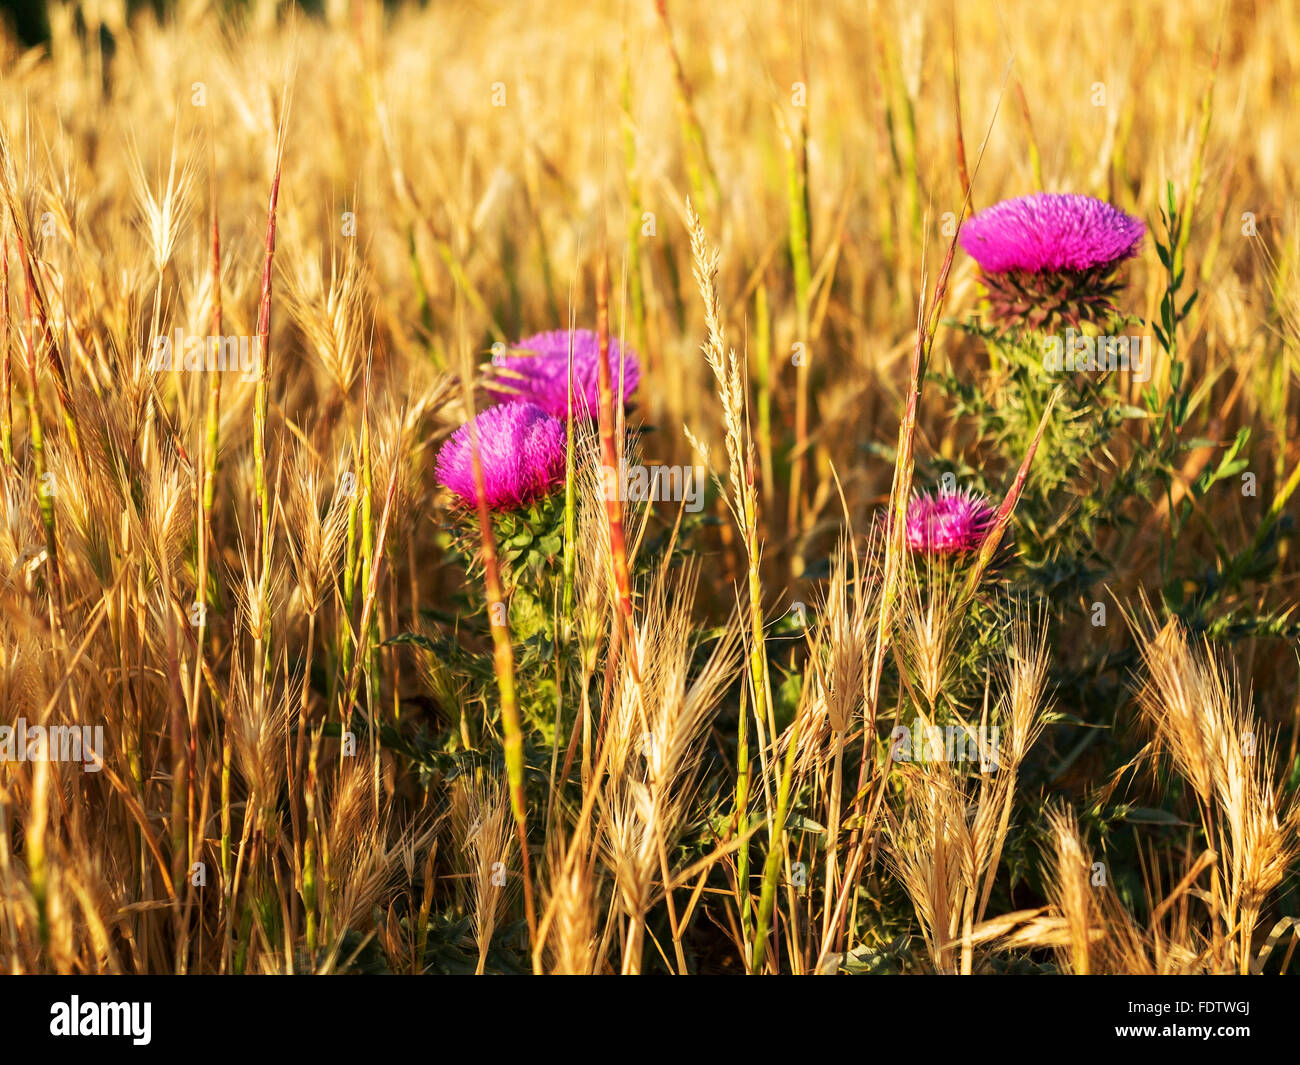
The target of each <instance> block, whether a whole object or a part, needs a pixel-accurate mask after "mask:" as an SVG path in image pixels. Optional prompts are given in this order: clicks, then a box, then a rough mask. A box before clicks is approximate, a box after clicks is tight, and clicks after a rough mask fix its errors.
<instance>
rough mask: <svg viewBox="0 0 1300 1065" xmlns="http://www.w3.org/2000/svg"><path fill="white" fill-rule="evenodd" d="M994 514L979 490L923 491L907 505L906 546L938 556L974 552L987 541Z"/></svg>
mask: <svg viewBox="0 0 1300 1065" xmlns="http://www.w3.org/2000/svg"><path fill="white" fill-rule="evenodd" d="M994 516H995V515H994V511H993V508H992V507H991V506H990V505H989V503H988V501H987V500H986V499H985V498H984V497H983V496H982V495H980V494H979V493H978V492H971V491H968V490H961V491H955V492H945V491H940V492H939V493H938V494H937V495H931V494H930V493H928V492H921V493H919V494H917V495H916V496H915V497H914V498H913V499H912V502H911V503H910V504H909V505H908V508H907V527H906V534H907V546H908V547H910V548H911V549H912V550H913V551H920V552H924V553H926V554H935V555H951V554H956V553H958V552H961V551H973V550H975V548H977V547H979V546H980V544H982V543H983V542H984V538H985V537H986V536H987V535H988V532H989V529H990V528H991V527H992V525H993V520H994Z"/></svg>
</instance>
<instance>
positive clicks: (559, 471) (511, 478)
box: [437, 402, 565, 510]
mask: <svg viewBox="0 0 1300 1065" xmlns="http://www.w3.org/2000/svg"><path fill="white" fill-rule="evenodd" d="M474 425H475V426H476V427H477V429H478V444H479V456H480V460H481V461H482V463H483V487H484V490H485V495H486V498H487V505H488V507H489V508H491V509H492V510H514V509H516V508H518V507H521V506H524V505H525V504H527V503H532V502H534V501H535V500H537V499H540V498H542V497H543V496H545V495H548V494H549V493H550V492H551V491H552V490H553V489H554V488H556V487H558V486H559V485H561V484H563V483H564V459H565V435H564V424H563V423H562V422H561V421H560V420H559V419H558V418H552V417H551V416H550V415H549V414H547V413H546V411H544V410H542V408H541V407H539V406H537V404H535V403H518V402H516V403H502V404H501V405H499V406H496V407H488V408H487V409H486V410H484V411H481V412H480V413H479V414H478V416H477V417H476V418H475V419H474ZM472 446H473V444H472V441H471V439H470V425H469V423H468V422H467V423H466V424H465V425H462V426H461V427H460V428H459V429H457V430H456V431H455V432H454V433H452V434H451V436H450V437H448V438H447V442H446V443H445V444H443V445H442V450H441V451H439V452H438V462H437V471H438V481H439V483H441V484H443V485H445V486H446V487H447V488H449V489H451V491H452V492H453V493H454V494H455V495H456V497H457V498H458V499H459V500H460V501H461V502H462V503H463V504H465V506H468V507H472V506H475V505H476V504H477V502H478V494H477V493H476V492H475V491H474V459H473V453H472V450H471V448H472Z"/></svg>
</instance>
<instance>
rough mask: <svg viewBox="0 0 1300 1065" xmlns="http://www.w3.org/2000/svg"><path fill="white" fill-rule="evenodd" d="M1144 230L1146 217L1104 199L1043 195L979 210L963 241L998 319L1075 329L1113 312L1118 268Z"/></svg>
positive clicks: (1134, 250) (1135, 247)
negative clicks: (1063, 324) (1129, 211)
mask: <svg viewBox="0 0 1300 1065" xmlns="http://www.w3.org/2000/svg"><path fill="white" fill-rule="evenodd" d="M1145 235H1146V226H1145V225H1143V224H1142V222H1141V221H1140V220H1138V219H1136V218H1134V217H1132V216H1131V215H1128V214H1125V213H1124V212H1123V211H1121V210H1120V209H1119V208H1118V207H1115V206H1114V205H1113V204H1109V203H1106V202H1105V201H1104V200H1098V199H1094V198H1093V197H1091V196H1079V195H1075V194H1072V193H1049V192H1040V193H1036V194H1034V195H1032V196H1020V197H1018V198H1016V199H1012V200H1003V201H1001V202H1000V203H995V204H994V205H993V206H992V207H988V208H986V209H985V210H983V211H980V212H979V213H978V214H976V215H975V216H974V217H973V218H971V219H970V221H968V222H967V223H966V224H965V225H963V226H962V229H961V246H962V247H963V248H965V249H966V252H967V254H968V255H970V257H971V258H972V259H974V260H975V261H976V262H977V263H979V265H980V270H981V272H982V274H983V279H984V284H985V286H986V287H987V289H988V295H989V303H990V306H991V309H992V313H993V317H994V318H995V319H997V320H999V321H1001V322H1002V323H1003V324H1007V323H1020V324H1023V325H1026V326H1028V327H1029V328H1031V329H1040V328H1043V327H1045V326H1047V325H1049V324H1051V323H1052V322H1054V321H1060V322H1063V323H1066V324H1069V325H1072V326H1074V327H1075V328H1077V327H1078V326H1079V323H1080V322H1081V321H1083V320H1089V321H1098V320H1103V319H1104V318H1106V317H1108V316H1109V315H1110V314H1113V313H1114V305H1113V302H1112V301H1113V298H1114V297H1115V295H1116V294H1117V293H1118V292H1119V290H1120V287H1121V286H1120V283H1119V282H1118V281H1116V279H1115V272H1116V270H1118V268H1119V267H1120V265H1121V264H1122V263H1124V262H1125V261H1126V260H1127V259H1130V258H1132V257H1133V256H1134V255H1136V254H1137V252H1138V248H1139V247H1140V246H1141V244H1142V239H1143V237H1144V236H1145Z"/></svg>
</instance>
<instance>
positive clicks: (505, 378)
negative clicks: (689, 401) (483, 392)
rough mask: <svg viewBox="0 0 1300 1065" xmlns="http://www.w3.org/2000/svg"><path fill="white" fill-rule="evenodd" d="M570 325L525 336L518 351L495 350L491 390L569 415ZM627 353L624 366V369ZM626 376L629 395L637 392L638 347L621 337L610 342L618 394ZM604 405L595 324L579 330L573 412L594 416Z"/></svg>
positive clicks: (612, 385) (575, 334) (575, 340)
mask: <svg viewBox="0 0 1300 1065" xmlns="http://www.w3.org/2000/svg"><path fill="white" fill-rule="evenodd" d="M569 335H570V334H569V331H568V330H567V329H557V330H555V331H553V332H550V333H538V334H537V335H536V336H531V337H524V339H523V340H521V341H519V343H518V344H516V345H515V351H516V354H504V355H494V356H493V357H492V365H493V366H495V367H497V370H498V373H497V377H496V382H495V384H493V385H491V386H489V388H488V390H489V391H490V392H491V393H493V394H494V395H495V396H496V397H497V398H498V399H499V400H501V401H504V400H508V399H525V400H528V401H530V402H532V403H536V404H537V405H538V406H539V407H541V408H542V409H543V410H545V411H546V412H547V413H548V414H553V415H555V417H557V418H565V419H567V418H568V416H569V392H568V372H569ZM620 359H621V369H620ZM620 373H621V374H622V377H623V398H624V400H627V399H629V398H631V396H632V393H633V392H635V391H636V386H637V383H638V382H639V381H640V379H641V366H640V363H638V362H637V357H636V353H635V352H634V351H632V350H631V349H630V348H623V347H622V346H621V345H620V344H619V342H618V341H617V340H613V339H611V340H610V342H609V375H610V388H611V389H612V390H613V392H614V396H615V397H616V398H617V396H618V390H619V375H620ZM599 408H600V340H599V338H598V337H597V335H596V334H595V333H594V332H592V331H591V330H590V329H575V330H574V331H573V416H574V417H575V418H594V417H595V416H596V414H597V411H598V410H599Z"/></svg>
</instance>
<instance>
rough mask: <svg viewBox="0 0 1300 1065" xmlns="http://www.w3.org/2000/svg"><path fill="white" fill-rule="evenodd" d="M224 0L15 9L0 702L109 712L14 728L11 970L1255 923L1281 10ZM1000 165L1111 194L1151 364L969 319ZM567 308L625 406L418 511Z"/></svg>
mask: <svg viewBox="0 0 1300 1065" xmlns="http://www.w3.org/2000/svg"><path fill="white" fill-rule="evenodd" d="M221 8H222V6H221V5H213V4H209V3H205V2H181V3H178V4H176V5H175V6H174V8H172V9H171V11H170V13H169V15H168V17H167V18H166V20H165V21H163V22H159V21H158V20H157V19H155V18H154V17H153V16H152V15H151V14H149V13H147V12H141V13H138V14H137V15H135V16H133V17H132V18H131V19H130V21H129V22H128V20H127V18H126V14H125V11H124V7H123V4H122V3H120V2H114V0H105V2H100V3H95V4H89V3H86V4H66V5H65V4H58V5H55V6H54V7H52V8H51V11H50V27H51V40H50V43H49V45H48V47H41V48H36V49H32V50H23V49H22V48H20V47H19V46H18V45H17V44H16V43H15V42H14V40H13V39H12V38H7V39H6V42H5V43H4V45H3V57H2V59H0V62H2V63H3V75H2V76H0V138H2V143H3V148H2V151H0V186H2V187H0V194H2V196H3V203H2V204H0V236H2V238H3V244H4V260H3V261H4V266H3V272H2V274H0V291H2V293H3V296H2V298H0V314H3V325H0V335H2V337H3V344H2V346H0V393H3V394H2V395H0V416H2V418H3V421H2V422H0V726H3V725H8V726H10V728H11V729H16V728H17V727H18V722H19V720H20V719H21V721H22V722H23V727H24V728H25V729H28V730H30V729H31V728H33V727H38V728H42V729H44V728H50V727H55V726H85V727H90V728H93V727H96V726H102V737H103V746H102V750H101V751H99V752H98V753H97V754H96V755H95V757H93V758H90V759H83V761H81V762H77V761H71V760H58V759H57V758H51V757H47V756H42V752H41V751H40V749H39V748H34V749H33V750H34V752H35V756H34V757H20V756H19V754H18V753H17V752H18V750H19V747H18V746H14V747H13V748H12V749H11V751H10V753H9V754H6V755H5V757H4V760H3V761H0V968H2V969H3V970H4V971H6V972H12V973H38V972H45V973H100V972H110V973H117V972H129V973H142V972H148V973H282V972H293V973H308V972H320V973H330V972H393V973H421V972H455V973H459V972H463V973H474V972H480V973H484V972H487V973H491V972H519V971H522V972H528V971H532V972H538V973H626V974H635V973H641V972H665V971H671V972H676V973H687V972H689V973H719V972H735V973H741V972H745V971H747V970H748V971H752V972H781V973H796V974H797V973H818V972H822V973H834V972H849V973H855V972H879V973H903V972H908V973H910V972H936V971H937V972H955V973H981V972H1010V973H1021V972H1028V973H1050V972H1066V973H1250V972H1263V973H1278V972H1284V971H1295V969H1296V966H1297V965H1300V962H1296V961H1295V959H1294V952H1295V947H1296V945H1297V944H1300V924H1298V923H1297V921H1298V920H1300V898H1297V887H1298V886H1300V885H1298V882H1297V877H1296V873H1297V868H1296V857H1297V851H1298V849H1300V812H1298V810H1300V806H1298V805H1297V786H1298V785H1300V760H1298V759H1297V755H1298V748H1297V743H1298V740H1300V702H1298V699H1300V685H1298V681H1297V674H1298V672H1300V662H1298V659H1297V639H1298V638H1300V627H1297V625H1298V623H1297V621H1296V620H1295V619H1294V618H1293V614H1294V611H1295V608H1296V606H1297V604H1298V603H1300V591H1298V589H1297V582H1296V577H1297V570H1296V565H1295V559H1294V555H1293V554H1292V553H1291V552H1290V551H1289V537H1290V533H1291V531H1292V528H1293V514H1294V495H1293V493H1294V492H1295V489H1296V487H1297V485H1298V484H1300V441H1298V440H1297V439H1296V438H1295V429H1296V427H1297V421H1296V419H1297V415H1300V393H1297V391H1296V389H1295V388H1294V387H1293V381H1294V380H1295V374H1296V371H1297V369H1298V368H1300V363H1298V362H1297V356H1298V355H1300V350H1298V345H1300V275H1298V274H1297V271H1298V270H1300V238H1298V236H1297V233H1298V231H1297V228H1296V221H1297V218H1296V203H1297V195H1298V191H1300V190H1298V188H1297V186H1298V182H1300V142H1298V141H1297V139H1296V137H1295V128H1296V127H1295V116H1296V113H1297V109H1298V108H1300V79H1297V72H1296V66H1297V64H1298V63H1300V9H1296V8H1294V7H1293V6H1291V5H1288V4H1273V3H1265V2H1262V0H1260V2H1255V3H1250V2H1244V0H1238V2H1222V3H1220V2H1211V0H1190V2H1186V3H1158V4H1145V3H1143V4H1133V3H1121V2H1118V0H1099V2H1097V3H1093V4H1087V5H1047V4H1042V3H1031V2H1022V0H1002V2H997V3H993V2H985V0H980V2H973V3H963V4H949V3H927V2H921V3H895V2H893V0H869V2H864V3H850V2H832V0H824V2H817V3H803V4H794V5H791V4H780V3H773V2H770V0H755V2H752V3H740V2H734V0H724V2H722V3H720V4H717V5H690V4H684V3H678V2H675V0H668V2H667V3H666V4H665V3H658V2H656V0H638V2H630V0H629V2H624V3H612V4H611V3H596V4H585V3H554V4H547V5H529V4H523V3H495V2H488V0H485V2H475V3H461V2H447V3H434V4H430V5H429V6H428V7H427V8H417V7H415V6H411V5H399V6H397V7H394V8H391V9H388V10H385V9H383V8H382V7H380V6H378V5H373V4H369V3H351V4H350V3H346V2H344V0H337V2H336V0H329V2H327V3H326V4H325V10H324V11H323V12H322V13H320V14H318V15H304V14H303V13H301V12H299V11H297V10H296V9H292V8H287V7H286V8H282V7H279V6H278V5H275V4H272V3H264V4H253V5H251V6H250V7H248V8H247V9H241V10H240V11H239V12H238V13H229V12H227V13H225V14H222V13H221ZM967 190H969V192H968V191H967ZM1036 191H1051V192H1077V193H1083V194H1087V195H1091V196H1095V197H1098V198H1100V199H1103V200H1108V201H1110V202H1112V203H1114V204H1115V205H1117V206H1118V207H1120V208H1122V209H1123V210H1125V211H1127V212H1129V213H1131V214H1132V215H1134V216H1136V217H1137V218H1140V219H1142V220H1143V221H1144V222H1145V224H1146V226H1147V230H1148V233H1147V237H1146V240H1145V242H1144V244H1143V246H1142V249H1141V252H1140V253H1139V255H1138V256H1137V257H1136V258H1135V259H1134V260H1133V261H1132V262H1131V263H1129V264H1128V265H1127V267H1126V268H1125V278H1126V280H1127V288H1126V289H1125V290H1124V292H1123V294H1122V295H1121V297H1120V299H1119V305H1120V309H1121V311H1122V313H1123V314H1124V315H1126V316H1127V318H1126V321H1127V322H1128V325H1127V326H1126V327H1125V332H1132V333H1134V334H1145V335H1151V334H1152V332H1153V325H1152V323H1161V322H1162V321H1164V322H1165V323H1166V326H1165V327H1164V328H1163V333H1164V334H1165V340H1166V342H1165V343H1160V344H1155V345H1153V351H1154V355H1153V362H1152V365H1151V371H1152V372H1151V376H1150V380H1149V381H1146V382H1141V381H1137V380H1135V379H1134V376H1133V375H1131V374H1128V375H1126V374H1123V373H1115V374H1111V375H1104V376H1103V377H1097V378H1095V379H1088V380H1084V378H1086V377H1087V374H1086V373H1084V374H1083V375H1073V376H1072V375H1070V374H1068V373H1067V374H1063V375H1060V376H1059V377H1057V378H1050V379H1049V377H1048V375H1046V374H1045V372H1043V371H1041V370H1040V369H1035V367H1034V366H1029V367H1028V368H1027V369H1026V366H1025V364H1023V363H1018V362H1017V361H1016V359H1017V357H1018V356H1017V354H1016V352H1017V351H1019V350H1021V349H1017V348H1016V347H1015V346H1014V345H1010V346H1008V345H1007V344H1006V343H1005V342H1004V340H1003V339H1000V338H998V337H995V336H992V335H991V334H989V333H988V332H986V331H983V330H982V328H981V327H980V325H979V323H980V322H981V321H982V314H983V310H982V308H983V288H982V286H981V282H980V275H979V271H978V269H977V267H976V264H975V263H974V262H973V261H972V260H971V258H970V257H969V256H968V255H966V254H965V253H964V252H963V250H962V249H961V248H960V247H959V246H957V245H956V244H955V240H956V236H955V234H956V233H957V230H958V226H959V224H960V223H961V222H962V220H963V219H964V218H966V217H968V216H969V215H970V214H971V213H972V212H973V211H978V210H980V209H982V208H986V207H988V206H989V205H990V204H992V203H994V202H995V201H998V200H1001V199H1004V198H1008V197H1014V196H1021V195H1024V194H1027V193H1033V192H1036ZM1171 211H1172V217H1170V218H1167V219H1163V220H1162V212H1164V214H1165V215H1169V214H1170V212H1171ZM1161 248H1167V249H1168V252H1167V253H1165V252H1163V251H1161V250H1159V249H1161ZM1162 256H1165V257H1166V258H1167V259H1168V262H1165V261H1162ZM1193 291H1196V293H1197V297H1196V299H1195V300H1194V301H1193V300H1190V297H1191V295H1192V293H1193ZM1165 311H1168V313H1169V314H1170V315H1172V317H1171V318H1165V317H1163V315H1164V312H1165ZM574 327H576V328H579V329H592V330H597V331H598V332H601V333H603V334H604V335H605V336H606V337H607V338H608V337H610V336H612V337H614V338H620V339H621V340H622V341H623V342H624V343H625V344H627V345H630V346H631V347H632V348H634V349H635V350H636V352H637V353H638V354H639V356H640V360H641V380H640V385H639V387H638V389H637V390H636V394H635V396H632V397H630V398H631V403H630V404H629V405H628V408H627V410H626V412H625V413H619V414H617V416H615V412H614V410H613V407H612V406H610V407H609V408H608V409H604V408H602V411H601V417H600V419H599V426H598V431H595V430H596V427H592V429H585V428H581V427H579V426H577V425H575V427H574V428H573V430H572V432H571V434H570V437H569V439H570V440H572V441H573V444H574V447H573V457H572V466H571V469H570V471H569V473H568V475H567V477H566V484H565V488H564V489H563V490H562V491H561V492H560V493H559V495H558V497H557V498H558V503H557V504H556V506H557V508H558V509H557V510H556V512H555V513H550V514H546V515H542V516H540V517H538V516H536V515H534V516H533V517H531V518H529V519H528V520H527V521H524V520H523V519H515V518H508V517H502V516H497V517H495V518H491V519H488V516H487V514H486V511H484V513H483V514H482V515H479V514H477V513H476V512H475V511H473V510H469V511H466V510H465V509H464V508H458V507H456V506H454V505H453V503H452V501H451V500H450V499H449V497H448V494H447V493H446V492H445V491H442V490H440V488H439V485H438V482H437V479H436V477H435V470H434V460H435V456H436V455H437V454H438V450H439V448H440V447H441V446H442V443H443V441H444V439H445V438H446V437H447V436H448V434H449V433H450V432H451V431H452V430H454V429H455V428H457V427H458V426H460V425H461V424H462V423H463V422H465V421H466V419H467V418H468V417H470V415H471V413H472V411H476V410H480V409H482V408H483V407H484V405H485V404H487V403H488V402H490V398H489V396H488V394H487V392H486V390H485V388H484V385H485V382H486V378H487V375H488V372H489V370H490V357H491V354H492V352H493V350H497V351H500V350H502V349H501V348H495V349H494V345H505V346H507V347H508V346H509V345H512V344H513V343H515V342H516V341H518V340H519V339H520V338H522V337H526V336H529V335H530V334H534V333H539V332H542V331H544V330H553V329H562V328H574ZM178 329H179V330H181V331H182V334H183V335H184V336H197V337H207V336H233V337H244V338H251V339H252V340H253V341H254V342H261V343H264V344H265V348H264V350H265V352H266V355H265V358H264V359H262V360H261V362H260V363H259V364H258V365H257V366H255V367H254V368H253V369H252V371H251V372H249V373H246V374H240V373H233V372H229V371H225V372H222V371H206V370H204V369H202V368H199V369H186V368H184V367H183V366H180V365H179V362H178V364H177V366H175V367H173V368H171V369H157V368H155V366H154V365H153V364H152V362H151V352H152V351H153V346H154V343H155V338H157V337H160V336H168V337H172V336H174V335H175V334H176V331H177V330H178ZM1022 354H1023V352H1022ZM1058 386H1059V387H1058ZM620 453H626V454H628V455H632V456H634V457H635V456H638V455H639V456H640V461H641V462H642V463H645V464H662V465H671V466H677V467H683V466H695V465H700V466H707V467H708V469H709V470H710V472H711V475H712V477H713V478H714V479H713V480H712V481H711V483H710V487H709V491H708V495H707V498H706V500H705V502H704V507H703V510H702V511H700V512H699V513H694V512H688V511H687V510H686V509H685V508H683V507H682V506H681V505H680V502H678V503H674V502H672V501H670V500H668V501H659V502H654V503H653V504H645V503H642V502H638V501H634V500H622V501H615V502H609V501H607V499H606V498H605V494H604V493H603V492H602V489H601V485H602V482H601V479H600V469H601V466H602V464H604V465H606V466H608V465H610V461H609V460H610V457H611V456H615V457H617V456H618V455H619V454H620ZM945 474H948V475H951V479H954V480H955V482H956V483H958V484H960V485H962V486H963V487H968V488H970V489H971V490H972V491H978V492H980V493H981V494H982V495H984V496H986V497H987V498H989V499H990V500H991V501H992V504H993V505H994V506H999V505H1001V504H1003V503H1004V502H1005V504H1006V507H1005V508H1004V510H1003V512H1001V518H1000V521H1001V524H1000V525H999V530H1000V531H1001V532H1002V533H1004V534H1005V540H1004V541H1003V542H1002V546H1001V549H1000V550H998V551H996V552H994V551H993V550H992V548H993V547H996V546H998V545H997V544H995V543H994V542H993V540H990V541H989V548H990V550H989V551H987V552H985V551H981V552H979V554H978V556H977V557H974V556H968V557H963V558H959V559H949V558H931V557H928V556H925V555H923V554H920V553H916V552H911V551H909V550H908V549H907V547H906V545H905V543H904V540H903V538H902V532H901V530H902V525H903V523H902V522H901V521H900V522H893V521H891V520H890V519H889V518H887V517H885V515H888V514H891V513H893V514H896V515H899V516H901V515H902V514H903V510H904V508H906V507H907V505H908V500H909V498H910V497H911V496H912V494H913V492H914V491H919V490H933V489H935V488H936V486H937V485H939V484H941V483H942V482H943V479H944V476H945ZM1018 474H1022V475H1023V477H1018ZM537 521H542V522H546V521H552V522H558V523H559V525H558V530H559V531H558V533H557V534H556V535H558V537H559V539H558V541H557V540H555V539H554V538H553V537H551V538H547V537H538V536H536V535H535V533H536V532H537V527H536V522H537ZM530 523H531V524H530ZM552 528H555V527H554V526H552ZM530 529H531V531H530ZM556 543H561V544H562V545H563V546H562V547H561V548H560V549H559V550H556V549H555V547H554V544H556ZM1097 605H1101V606H1102V608H1103V609H1102V611H1101V613H1100V614H1098V612H1097V609H1096V607H1097ZM502 618H504V619H505V620H504V621H503V620H502ZM1099 618H1101V619H1102V620H1100V621H1099V620H1098V619H1099ZM489 620H490V622H491V623H489ZM914 722H916V723H919V725H920V726H921V727H922V728H924V727H940V728H943V727H945V726H950V725H953V724H954V723H961V722H966V723H978V724H982V725H985V726H992V725H997V727H998V728H999V729H1000V733H999V736H1000V743H1001V749H1000V758H999V760H998V762H997V764H996V765H994V766H992V767H989V766H981V765H980V764H979V762H978V761H977V762H975V763H974V764H971V763H969V762H967V763H963V762H960V761H955V760H952V759H950V758H938V759H931V760H926V759H923V758H920V757H917V758H915V759H912V760H910V761H907V760H904V761H899V760H898V759H897V758H896V757H893V756H892V754H891V752H892V750H893V747H894V744H895V741H896V736H897V734H896V732H895V730H896V729H897V728H898V727H899V726H900V725H902V726H903V727H905V728H908V729H909V730H910V729H911V727H912V725H913V723H914ZM28 734H30V733H28ZM87 735H89V734H87ZM910 735H911V734H910V733H909V736H910ZM3 740H4V734H3V733H0V741H3ZM88 742H89V741H88ZM5 751H6V748H5V747H4V745H3V742H0V754H4V752H5ZM48 753H49V752H48V751H46V752H45V754H46V755H48Z"/></svg>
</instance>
